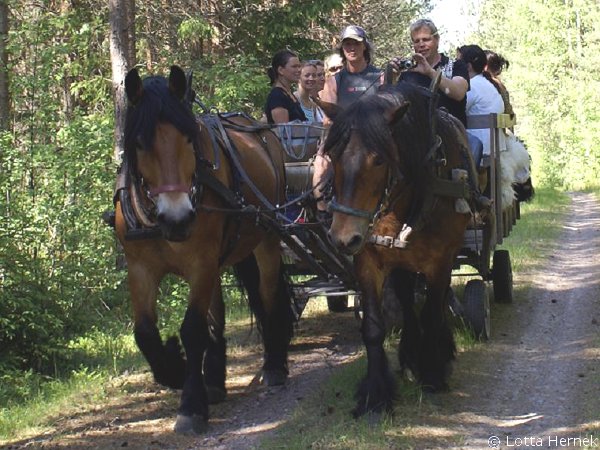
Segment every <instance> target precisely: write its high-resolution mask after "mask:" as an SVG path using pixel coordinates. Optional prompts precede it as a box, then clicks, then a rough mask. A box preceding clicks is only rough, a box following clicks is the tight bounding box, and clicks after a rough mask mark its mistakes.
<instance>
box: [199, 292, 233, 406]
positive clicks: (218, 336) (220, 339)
mask: <svg viewBox="0 0 600 450" xmlns="http://www.w3.org/2000/svg"><path fill="white" fill-rule="evenodd" d="M207 322H208V330H209V334H210V339H209V341H208V348H207V349H206V354H205V355H204V384H206V390H207V393H208V401H209V403H211V404H214V403H220V402H222V401H223V400H225V397H226V396H227V390H226V388H225V376H226V369H225V367H226V361H227V343H226V341H225V337H224V332H225V305H224V303H223V293H222V291H221V282H220V280H219V285H218V286H217V287H216V288H215V291H214V294H213V299H212V301H211V303H210V310H209V312H208V318H207Z"/></svg>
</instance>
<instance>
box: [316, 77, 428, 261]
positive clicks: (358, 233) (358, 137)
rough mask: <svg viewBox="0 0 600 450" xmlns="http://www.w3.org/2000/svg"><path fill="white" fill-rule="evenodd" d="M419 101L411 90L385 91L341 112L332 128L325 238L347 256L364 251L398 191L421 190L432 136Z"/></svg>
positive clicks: (422, 102) (327, 148)
mask: <svg viewBox="0 0 600 450" xmlns="http://www.w3.org/2000/svg"><path fill="white" fill-rule="evenodd" d="M422 97H423V96H422V95H421V94H420V93H417V92H416V91H415V90H414V88H413V87H412V86H406V87H401V88H399V87H383V88H381V89H380V91H378V92H377V94H376V95H371V96H367V97H364V98H361V99H359V100H358V101H357V102H356V103H354V104H352V105H351V106H349V107H348V108H347V109H345V110H344V111H341V112H339V114H338V116H337V117H336V119H335V120H334V122H333V125H332V126H331V129H330V131H329V135H328V138H327V141H326V143H325V153H326V154H328V155H329V156H330V157H331V160H332V163H333V171H334V182H333V190H334V197H333V199H332V201H331V202H330V204H329V209H330V211H331V212H332V213H333V221H332V224H331V228H330V230H329V236H330V239H331V241H332V242H333V243H334V245H336V246H337V247H338V248H340V250H342V251H343V252H345V253H347V254H356V253H358V252H359V251H360V250H361V248H362V247H363V246H364V244H365V242H366V241H367V237H368V236H367V234H368V232H369V230H370V228H371V227H372V226H373V223H374V221H375V220H376V219H377V217H378V216H379V215H380V214H381V213H382V212H383V211H384V210H386V208H388V206H390V205H389V203H390V201H391V196H392V194H393V192H394V191H395V190H396V189H397V186H399V185H400V184H410V185H411V186H412V187H413V188H414V187H415V186H418V185H419V176H420V175H419V174H420V171H421V170H422V168H420V165H422V162H423V154H424V153H426V148H427V145H428V142H427V140H428V134H427V133H429V132H430V131H429V130H430V127H429V122H428V116H427V108H426V99H424V98H422ZM421 121H422V122H423V123H421Z"/></svg>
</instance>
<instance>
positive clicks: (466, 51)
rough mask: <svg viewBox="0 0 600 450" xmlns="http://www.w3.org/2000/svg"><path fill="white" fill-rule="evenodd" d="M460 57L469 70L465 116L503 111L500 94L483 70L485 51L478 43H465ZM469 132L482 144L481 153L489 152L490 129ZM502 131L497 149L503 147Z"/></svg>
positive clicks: (486, 153) (470, 130) (485, 58)
mask: <svg viewBox="0 0 600 450" xmlns="http://www.w3.org/2000/svg"><path fill="white" fill-rule="evenodd" d="M460 57H461V59H462V60H463V61H464V62H465V63H466V64H467V69H468V70H469V79H470V81H469V84H470V88H469V90H468V91H467V108H466V110H467V118H468V117H469V116H474V115H479V114H490V113H497V114H502V113H504V101H503V100H502V96H501V95H500V93H499V92H498V90H497V89H496V87H495V86H494V84H493V83H492V81H491V75H490V74H489V73H488V72H486V71H484V68H485V66H486V64H487V57H486V54H485V52H484V51H483V49H482V48H481V47H479V46H478V45H465V46H463V47H461V48H460ZM467 132H468V133H469V134H471V135H472V136H475V137H477V138H478V139H479V140H480V141H481V143H482V144H483V154H484V155H489V154H490V146H491V143H490V131H489V130H487V129H480V130H477V129H469V130H467ZM502 135H503V133H500V143H499V144H500V145H499V147H500V148H499V149H500V150H502V149H503V148H504V147H505V144H504V139H503V136H502Z"/></svg>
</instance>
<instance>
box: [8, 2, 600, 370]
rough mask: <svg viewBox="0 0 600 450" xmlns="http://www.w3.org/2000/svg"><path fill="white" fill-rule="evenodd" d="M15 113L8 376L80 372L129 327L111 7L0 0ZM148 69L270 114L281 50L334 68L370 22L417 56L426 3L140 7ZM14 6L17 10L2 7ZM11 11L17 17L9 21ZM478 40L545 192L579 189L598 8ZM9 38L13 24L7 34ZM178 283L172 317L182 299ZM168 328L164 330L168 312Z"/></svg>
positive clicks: (496, 5)
mask: <svg viewBox="0 0 600 450" xmlns="http://www.w3.org/2000/svg"><path fill="white" fill-rule="evenodd" d="M0 5H1V6H3V8H2V9H0V12H1V13H2V14H4V15H6V18H7V19H8V33H7V35H5V36H2V39H3V43H4V44H5V47H4V48H5V50H6V54H7V56H8V66H7V67H6V71H7V73H8V75H9V78H8V79H9V83H8V85H7V88H8V94H9V99H10V110H9V111H3V114H6V116H7V117H8V119H9V120H8V125H7V126H6V127H5V129H2V130H0V193H1V195H0V214H1V216H2V218H1V223H0V375H1V374H2V373H11V372H15V371H16V372H18V371H21V370H35V371H39V372H40V373H44V374H49V375H54V374H56V373H58V372H60V369H61V368H64V367H69V366H68V364H67V361H68V360H69V354H68V348H69V345H68V344H69V342H70V341H71V340H73V339H76V338H77V337H79V336H81V335H83V334H85V333H89V332H95V331H97V330H104V331H106V330H108V331H110V330H111V329H112V328H117V329H119V328H120V329H122V328H125V327H126V326H127V324H128V321H129V305H128V295H127V290H126V276H125V273H124V272H122V271H118V270H117V269H116V264H115V262H116V259H117V256H118V250H117V246H116V243H115V239H114V236H113V233H112V230H111V229H109V228H108V227H106V226H105V225H104V224H103V223H102V221H101V220H100V216H101V214H102V212H103V211H105V210H107V209H110V208H111V207H112V194H113V192H112V191H113V185H114V179H115V173H116V169H117V167H116V163H115V161H113V156H112V155H113V151H112V149H113V129H114V117H113V111H114V110H113V99H112V88H111V64H110V56H109V53H110V52H109V40H108V36H109V32H110V30H109V27H108V4H107V2H106V1H104V0H42V1H33V0H0ZM136 5H137V11H136V24H135V30H136V40H137V41H136V42H137V45H136V59H137V61H138V66H139V67H140V68H141V70H142V72H143V73H146V74H149V73H165V72H166V71H167V69H168V67H169V66H170V65H172V64H179V65H181V66H182V67H184V68H186V69H193V70H194V80H195V83H194V88H195V90H196V92H197V93H198V95H199V97H200V99H201V100H202V101H203V102H204V103H205V104H207V105H210V106H214V107H216V108H218V109H219V110H244V111H245V112H248V113H250V114H253V115H254V116H256V117H258V116H259V115H260V113H261V108H262V105H263V103H264V99H265V98H266V95H267V93H268V89H269V86H268V79H267V77H266V75H265V70H266V67H267V66H268V64H269V62H270V57H271V55H272V54H273V53H274V52H275V51H276V50H279V49H281V48H285V47H289V48H291V49H293V50H295V51H297V52H298V53H299V54H300V56H301V57H303V58H306V59H310V58H322V57H323V56H324V55H325V54H326V53H328V52H329V51H330V50H331V49H332V48H333V47H334V46H335V45H336V43H337V33H338V32H339V30H340V29H341V28H342V26H343V25H345V24H348V23H357V24H360V25H363V26H364V27H365V28H366V29H367V30H368V32H369V33H370V35H371V36H372V38H373V41H374V43H375V47H376V58H375V61H376V63H377V64H379V65H380V66H382V65H383V64H384V63H385V61H386V60H387V59H388V58H389V57H391V56H394V55H405V54H407V53H408V52H409V51H410V47H409V39H408V35H407V26H408V24H409V23H410V22H411V20H413V19H414V18H417V17H420V16H422V15H426V12H427V11H428V10H429V8H430V6H431V5H430V2H429V1H428V0H398V1H392V0H379V1H374V0H364V1H358V0H353V1H343V0H297V1H285V0H195V1H192V0H161V1H159V2H136ZM4 6H7V7H8V8H7V9H5V8H4ZM2 11H6V13H5V12H2ZM479 24H480V30H479V33H478V34H477V35H476V36H475V37H474V39H477V40H478V41H480V43H481V45H482V46H484V47H488V48H493V49H495V50H497V51H499V52H501V53H503V54H504V56H506V57H507V58H508V59H509V60H510V62H511V66H510V69H509V70H508V71H507V72H506V73H505V74H504V80H505V82H506V83H507V85H508V87H509V89H510V91H511V94H512V98H513V99H514V104H515V109H516V111H517V114H518V121H519V124H520V125H519V128H518V131H519V135H520V136H521V137H522V138H524V139H525V140H526V142H527V144H528V145H529V148H530V149H531V150H532V154H533V155H534V160H533V164H534V168H535V171H534V174H535V178H534V183H537V184H541V183H543V184H545V185H550V186H559V187H568V188H580V187H585V186H589V185H591V184H593V183H597V174H598V173H599V169H600V167H599V165H600V150H599V148H598V146H599V145H600V120H598V119H599V117H598V116H599V114H600V101H599V100H600V99H599V98H598V97H599V95H600V85H599V83H600V81H599V78H598V76H597V69H598V67H599V64H600V29H599V26H600V25H599V24H600V13H599V11H598V4H597V2H596V0H560V1H559V0H514V1H512V2H506V1H503V0H482V2H481V17H480V22H479ZM0 32H1V30H0ZM173 286H175V285H168V286H166V287H165V288H164V290H166V291H168V293H169V294H170V295H169V296H166V295H164V296H163V297H164V298H167V299H168V300H166V301H164V302H163V306H162V308H164V310H165V311H167V312H168V311H169V310H170V309H171V307H172V306H173V305H175V304H176V303H177V304H183V303H184V301H185V300H184V297H185V293H183V292H180V290H179V289H178V288H176V287H173ZM161 317H164V318H163V319H162V320H163V321H164V323H162V325H168V324H167V321H168V317H169V316H168V314H166V315H164V316H161Z"/></svg>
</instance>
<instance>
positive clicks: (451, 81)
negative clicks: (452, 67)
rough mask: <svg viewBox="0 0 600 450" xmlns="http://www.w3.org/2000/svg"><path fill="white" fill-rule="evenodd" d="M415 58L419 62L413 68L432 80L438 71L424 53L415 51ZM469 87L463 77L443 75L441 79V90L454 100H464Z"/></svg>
mask: <svg viewBox="0 0 600 450" xmlns="http://www.w3.org/2000/svg"><path fill="white" fill-rule="evenodd" d="M413 59H414V60H415V61H416V62H417V66H416V67H415V68H414V69H412V70H414V71H415V72H419V73H422V74H423V75H426V76H428V77H429V78H431V79H432V80H433V79H434V78H435V77H436V75H437V72H436V71H435V69H434V68H433V67H431V66H430V65H429V63H428V62H427V60H426V59H425V58H424V57H423V55H421V54H419V53H415V54H414V55H413ZM468 89H469V83H468V82H467V80H465V79H464V78H463V77H453V78H446V77H444V76H442V78H441V79H440V91H442V92H443V93H444V94H446V95H447V96H448V97H450V98H451V99H453V100H462V99H463V98H465V95H466V94H467V90H468Z"/></svg>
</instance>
